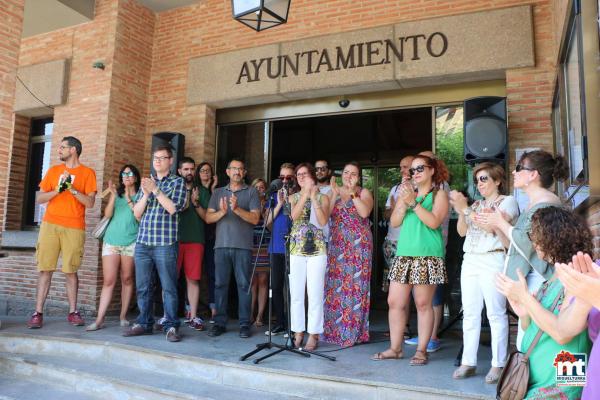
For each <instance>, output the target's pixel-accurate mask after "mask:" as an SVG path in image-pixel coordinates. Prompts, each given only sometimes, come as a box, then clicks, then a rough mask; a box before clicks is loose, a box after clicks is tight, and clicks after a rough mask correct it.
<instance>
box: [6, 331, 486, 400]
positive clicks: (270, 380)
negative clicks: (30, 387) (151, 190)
mask: <svg viewBox="0 0 600 400" xmlns="http://www.w3.org/2000/svg"><path fill="white" fill-rule="evenodd" d="M160 343H162V341H161V342H160ZM0 353H3V354H2V357H3V358H4V361H0V368H2V365H3V364H8V365H10V367H4V368H5V369H6V368H9V370H10V371H11V373H12V374H13V375H17V376H20V377H23V376H32V374H40V375H42V376H44V377H46V380H47V381H53V380H56V379H57V378H55V377H54V375H55V374H62V375H64V378H62V377H61V378H60V379H76V380H83V381H85V382H86V383H85V384H82V387H83V388H84V389H82V390H83V392H84V393H86V392H88V393H94V392H93V391H90V389H93V388H94V387H95V386H99V387H104V388H105V389H103V394H106V393H108V392H113V391H115V392H116V393H132V394H131V395H130V396H123V395H122V396H119V397H115V399H116V398H118V399H122V398H126V399H129V398H131V399H133V398H145V399H154V398H157V399H158V398H161V399H164V398H175V399H179V398H181V399H188V398H209V399H212V398H214V399H218V400H223V399H237V398H239V399H252V398H257V399H258V398H260V399H261V400H267V399H271V398H273V399H275V398H277V399H300V398H302V399H347V400H354V399H356V400H359V399H360V400H364V399H376V400H388V399H411V400H412V399H416V398H418V399H419V400H433V399H436V400H437V399H444V400H451V399H459V398H461V399H462V398H471V399H487V398H490V397H488V396H486V395H472V394H466V393H464V392H463V393H461V392H457V391H452V390H445V389H443V388H439V389H435V388H425V387H419V386H410V385H406V384H395V383H390V382H380V381H373V380H367V379H357V378H347V377H340V376H331V375H326V374H323V375H318V374H316V373H311V372H306V371H307V370H308V371H309V370H310V369H307V370H302V371H293V370H285V369H274V368H265V367H262V364H259V365H252V364H249V363H239V362H238V363H236V362H230V361H219V360H214V359H208V358H201V357H193V356H189V355H184V354H177V353H169V352H166V351H160V350H155V349H148V348H143V347H138V346H132V345H126V344H120V343H114V342H108V341H96V340H87V339H74V338H66V337H52V336H35V335H19V334H14V333H8V332H5V333H4V332H3V333H0ZM66 355H68V358H67V357H66ZM295 357H297V356H295ZM300 358H302V357H300ZM303 365H304V364H303ZM308 365H310V364H308ZM34 366H35V368H34ZM331 366H332V367H333V368H335V367H336V364H332V365H331ZM390 366H393V365H392V364H390ZM33 369H35V371H32V370H33ZM34 376H35V375H34ZM68 376H72V378H68ZM73 377H74V378H73ZM198 388H202V389H203V390H200V391H199V390H198ZM161 391H164V392H161ZM167 393H168V394H167ZM224 393H226V395H225V396H224V395H223V394H224ZM177 396H179V397H177ZM190 396H191V397H190Z"/></svg>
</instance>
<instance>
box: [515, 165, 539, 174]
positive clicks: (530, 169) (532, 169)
mask: <svg viewBox="0 0 600 400" xmlns="http://www.w3.org/2000/svg"><path fill="white" fill-rule="evenodd" d="M523 170H525V171H535V168H529V167H526V166H524V165H522V164H517V166H516V167H515V172H521V171H523Z"/></svg>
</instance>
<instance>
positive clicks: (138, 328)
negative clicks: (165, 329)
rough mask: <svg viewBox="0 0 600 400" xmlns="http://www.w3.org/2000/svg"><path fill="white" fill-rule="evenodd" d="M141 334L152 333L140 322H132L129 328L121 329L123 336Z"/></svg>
mask: <svg viewBox="0 0 600 400" xmlns="http://www.w3.org/2000/svg"><path fill="white" fill-rule="evenodd" d="M141 335H152V331H147V330H146V329H145V328H144V327H143V326H142V325H140V324H133V325H132V326H130V327H129V328H127V329H125V330H124V331H123V336H125V337H129V336H141Z"/></svg>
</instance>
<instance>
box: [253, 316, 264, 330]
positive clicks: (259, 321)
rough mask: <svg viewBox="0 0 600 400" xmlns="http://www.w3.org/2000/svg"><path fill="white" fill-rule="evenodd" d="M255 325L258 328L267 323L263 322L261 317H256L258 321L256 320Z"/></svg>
mask: <svg viewBox="0 0 600 400" xmlns="http://www.w3.org/2000/svg"><path fill="white" fill-rule="evenodd" d="M254 325H255V326H256V327H257V328H262V327H263V326H265V324H264V323H263V322H262V320H260V319H258V318H257V319H256V321H254Z"/></svg>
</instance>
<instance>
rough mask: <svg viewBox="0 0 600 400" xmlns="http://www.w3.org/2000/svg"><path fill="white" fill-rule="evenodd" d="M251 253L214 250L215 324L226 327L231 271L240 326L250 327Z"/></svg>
mask: <svg viewBox="0 0 600 400" xmlns="http://www.w3.org/2000/svg"><path fill="white" fill-rule="evenodd" d="M251 259H252V252H251V251H250V250H246V249H234V248H230V247H225V248H218V249H215V303H216V306H217V315H216V316H215V324H216V325H218V326H221V327H225V326H226V325H227V300H228V295H229V280H230V279H231V270H233V273H234V274H235V281H236V283H237V291H238V299H239V301H238V314H239V319H240V326H250V304H251V302H252V295H250V294H249V293H248V288H249V287H250V278H251V275H252V261H251Z"/></svg>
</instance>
